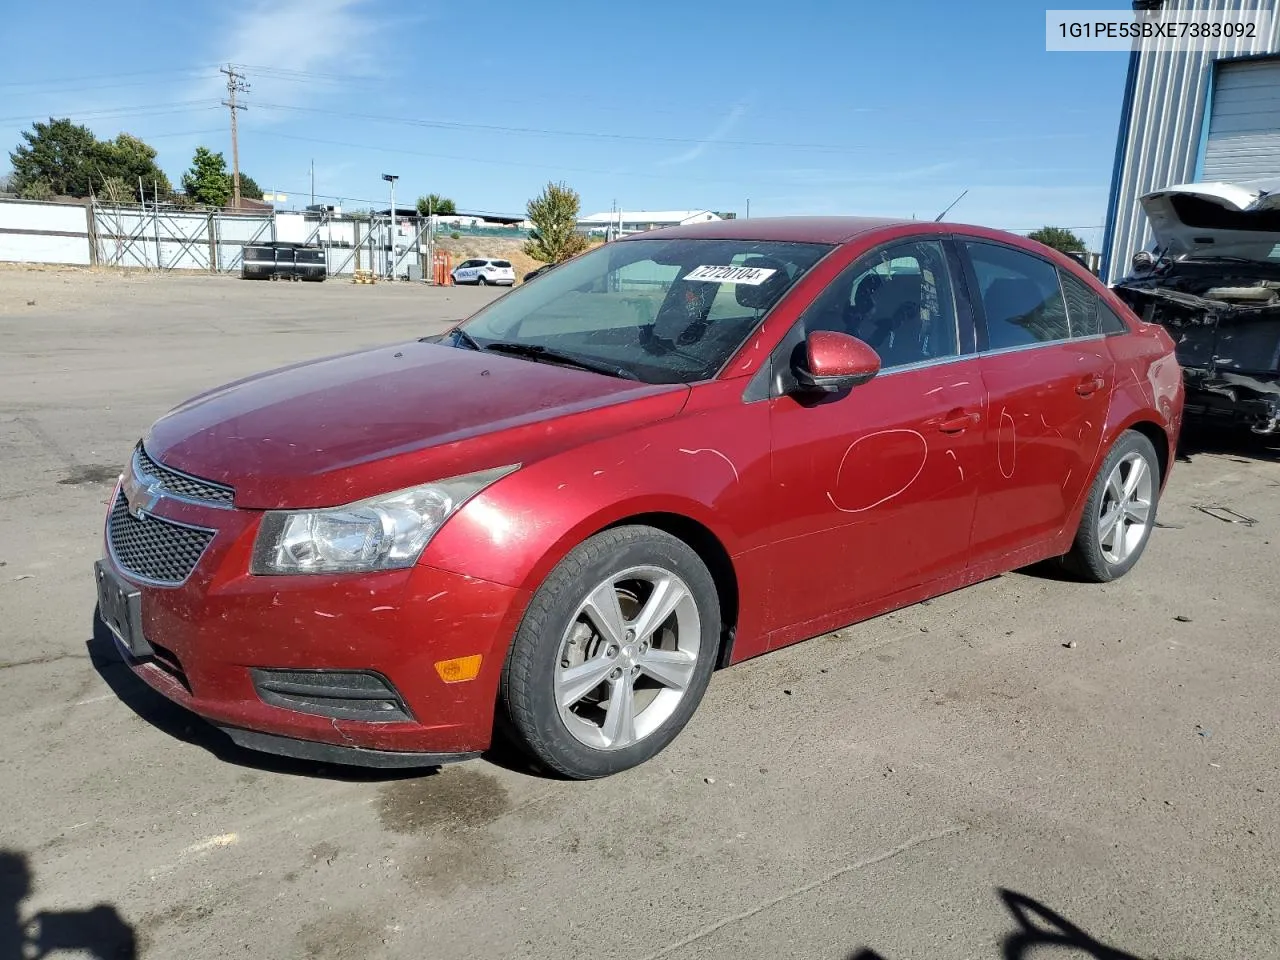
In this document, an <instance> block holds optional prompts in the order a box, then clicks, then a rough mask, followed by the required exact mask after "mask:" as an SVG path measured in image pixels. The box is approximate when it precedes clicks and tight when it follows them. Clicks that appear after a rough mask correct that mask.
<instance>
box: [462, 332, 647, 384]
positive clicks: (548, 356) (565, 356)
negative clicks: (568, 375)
mask: <svg viewBox="0 0 1280 960" xmlns="http://www.w3.org/2000/svg"><path fill="white" fill-rule="evenodd" d="M484 349H485V350H492V351H493V352H494V353H506V354H510V355H511V356H513V357H525V358H526V359H529V360H535V361H545V362H547V363H560V364H564V365H565V366H567V367H577V368H578V369H579V370H590V371H591V372H592V373H603V374H605V375H607V376H610V377H621V378H622V379H624V380H639V379H640V378H639V377H638V376H636V375H635V374H634V373H632V372H631V371H630V370H625V369H623V368H622V367H617V366H614V365H613V364H611V363H604V362H602V361H599V360H588V359H586V358H585V357H575V356H574V355H573V354H571V353H561V352H560V351H559V350H552V349H550V348H549V347H544V346H542V345H541V344H537V343H513V342H511V341H507V340H495V341H494V342H493V343H486V344H485V345H484Z"/></svg>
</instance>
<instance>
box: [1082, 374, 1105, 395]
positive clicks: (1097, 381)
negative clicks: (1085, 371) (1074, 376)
mask: <svg viewBox="0 0 1280 960" xmlns="http://www.w3.org/2000/svg"><path fill="white" fill-rule="evenodd" d="M1106 385H1107V381H1105V380H1103V379H1102V377H1100V376H1098V374H1096V373H1095V374H1094V375H1093V376H1091V377H1085V378H1084V379H1083V380H1081V381H1080V382H1079V383H1077V384H1076V393H1077V394H1079V395H1080V396H1082V397H1090V396H1093V395H1094V394H1095V393H1097V392H1098V391H1099V390H1101V389H1102V388H1103V387H1105V386H1106Z"/></svg>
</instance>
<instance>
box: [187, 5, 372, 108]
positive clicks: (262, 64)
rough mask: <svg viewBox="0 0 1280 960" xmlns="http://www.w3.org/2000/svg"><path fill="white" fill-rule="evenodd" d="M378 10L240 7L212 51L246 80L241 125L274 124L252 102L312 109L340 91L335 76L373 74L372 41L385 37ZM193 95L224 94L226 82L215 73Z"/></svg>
mask: <svg viewBox="0 0 1280 960" xmlns="http://www.w3.org/2000/svg"><path fill="white" fill-rule="evenodd" d="M376 9H377V7H376V6H375V4H374V3H373V2H371V0H253V2H250V3H248V4H246V5H244V6H242V7H238V8H237V11H236V13H235V14H234V15H233V16H232V17H231V18H230V20H229V21H228V22H227V24H226V28H225V31H224V32H223V35H222V37H221V39H219V40H218V41H217V42H216V44H215V45H214V47H213V49H212V50H211V51H210V52H211V53H213V54H214V55H215V56H216V57H217V58H218V60H219V61H221V62H225V63H231V64H234V65H235V66H236V67H237V68H239V69H240V70H241V72H242V73H244V74H245V75H246V77H247V79H248V81H249V84H250V87H251V90H250V92H249V94H248V95H247V96H245V97H244V100H245V102H246V104H247V105H248V108H249V109H248V110H247V111H246V112H245V114H243V115H242V119H243V120H244V122H246V123H250V124H254V123H261V122H264V121H268V120H270V119H272V117H271V114H270V111H268V110H261V111H258V112H256V113H255V111H254V109H253V104H254V101H259V102H261V103H264V104H267V103H278V104H282V105H286V106H295V105H300V104H305V103H312V102H315V101H317V100H320V99H323V98H325V97H328V96H332V94H333V93H334V91H335V90H337V89H339V88H340V86H341V83H342V81H341V79H340V78H339V77H337V76H335V74H339V73H340V74H344V75H347V74H353V73H355V74H360V73H366V72H369V71H370V70H371V69H372V67H373V66H374V63H375V60H374V58H373V54H372V52H371V51H372V50H373V42H374V41H375V40H376V39H377V38H378V37H380V36H381V34H382V33H383V29H382V21H380V20H379V19H378V18H377V17H376V16H375V11H376ZM282 37H287V38H288V40H287V42H285V41H282V39H281V38H282ZM335 65H339V66H337V67H335ZM195 89H196V94H195V95H196V96H217V95H225V93H226V77H225V76H224V75H222V74H218V73H214V72H212V71H211V76H210V77H209V78H208V79H205V80H201V81H200V82H199V83H198V84H197V85H196V88H195Z"/></svg>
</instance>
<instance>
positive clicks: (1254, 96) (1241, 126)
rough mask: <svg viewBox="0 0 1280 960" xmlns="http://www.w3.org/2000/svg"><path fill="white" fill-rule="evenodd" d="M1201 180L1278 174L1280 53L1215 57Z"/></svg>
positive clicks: (1274, 175)
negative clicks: (1228, 59) (1241, 58)
mask: <svg viewBox="0 0 1280 960" xmlns="http://www.w3.org/2000/svg"><path fill="white" fill-rule="evenodd" d="M1211 109H1212V114H1211V116H1210V118H1209V140H1208V143H1207V144H1206V145H1205V153H1204V168H1203V171H1202V176H1201V178H1200V179H1202V180H1226V181H1231V182H1236V183H1240V182H1244V181H1249V180H1267V179H1272V178H1275V177H1280V59H1275V60H1271V59H1268V60H1257V61H1243V62H1240V63H1220V64H1218V70H1217V84H1216V86H1215V87H1214V91H1213V106H1212V108H1211Z"/></svg>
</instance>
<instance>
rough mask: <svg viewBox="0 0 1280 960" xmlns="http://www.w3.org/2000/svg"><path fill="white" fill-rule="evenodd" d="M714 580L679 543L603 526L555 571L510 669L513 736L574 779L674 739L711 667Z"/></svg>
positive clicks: (505, 697)
mask: <svg viewBox="0 0 1280 960" xmlns="http://www.w3.org/2000/svg"><path fill="white" fill-rule="evenodd" d="M719 635H720V604H719V599H718V596H717V594H716V589H715V583H714V581H713V580H712V579H711V575H710V574H709V573H708V572H707V568H706V566H705V565H704V564H703V563H702V561H701V559H699V557H698V555H697V554H696V553H695V552H694V551H693V549H692V548H690V547H689V546H688V545H687V544H686V543H684V542H683V541H682V540H679V539H677V538H675V537H673V536H671V535H670V534H667V533H664V532H662V531H660V530H656V529H654V528H652V527H643V526H630V527H618V528H615V529H613V530H606V531H604V532H603V533H600V534H597V535H596V536H594V537H592V538H590V539H589V540H586V541H584V542H583V543H581V544H579V545H578V546H577V547H576V548H574V550H572V551H571V552H570V553H569V555H568V556H567V557H565V559H564V560H563V561H561V563H560V564H559V565H558V566H557V567H556V568H555V569H554V570H553V571H552V572H551V574H550V575H549V576H548V577H547V580H546V582H545V583H543V585H542V586H541V587H540V588H539V589H538V591H537V593H536V594H535V595H534V597H533V600H532V601H530V604H529V610H528V611H527V613H526V614H525V618H524V621H523V622H522V624H521V626H520V629H519V631H518V632H517V634H516V638H515V640H514V641H513V642H512V645H511V651H510V653H509V654H508V657H507V662H506V664H505V666H504V668H503V675H502V687H501V697H502V701H503V706H504V708H505V712H506V716H507V719H508V720H509V721H510V727H511V728H512V731H511V732H512V733H513V735H514V739H515V740H516V742H517V745H518V746H520V747H521V748H522V749H523V750H525V751H526V752H527V753H528V754H530V755H531V756H532V757H533V758H535V759H536V760H538V761H540V762H541V763H542V764H545V765H546V766H547V767H549V768H550V769H552V770H554V771H556V772H557V773H560V774H562V775H564V776H566V777H571V778H573V779H580V780H586V779H592V778H595V777H603V776H608V775H609V774H613V773H618V772H620V771H622V770H626V769H628V768H630V767H634V766H636V765H638V764H640V763H643V762H644V761H646V760H648V759H650V758H651V757H653V756H655V755H656V754H657V753H659V752H660V751H661V750H662V749H663V748H664V747H666V746H667V744H669V743H670V742H671V741H672V740H674V739H675V737H676V735H677V734H678V733H679V732H680V730H681V729H682V728H683V727H684V726H685V724H686V723H687V722H688V721H689V718H690V717H691V716H692V715H693V712H694V710H695V709H696V708H697V706H698V703H699V702H700V701H701V700H702V696H703V693H704V692H705V691H706V688H707V684H708V683H709V682H710V679H711V672H712V670H713V668H714V666H715V660H716V648H717V645H718V642H719Z"/></svg>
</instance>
